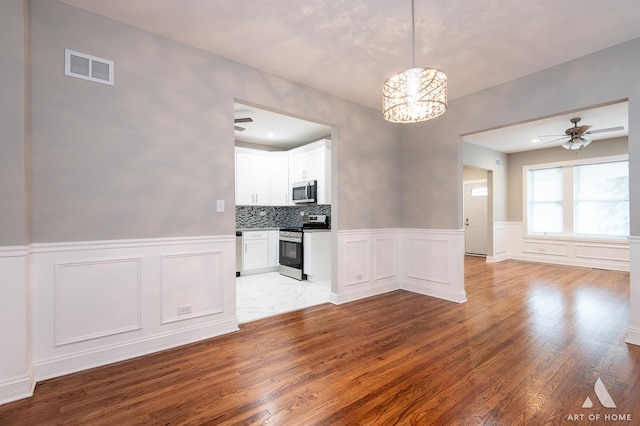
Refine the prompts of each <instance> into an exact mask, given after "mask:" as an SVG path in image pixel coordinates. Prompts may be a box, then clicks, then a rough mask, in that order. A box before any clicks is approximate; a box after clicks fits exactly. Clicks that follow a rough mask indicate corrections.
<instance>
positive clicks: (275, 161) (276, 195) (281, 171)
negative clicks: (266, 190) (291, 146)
mask: <svg viewBox="0 0 640 426" xmlns="http://www.w3.org/2000/svg"><path fill="white" fill-rule="evenodd" d="M270 167H271V172H270V173H269V179H268V180H269V183H270V185H271V205H272V206H288V205H290V204H292V202H291V196H290V194H289V193H290V192H291V185H290V184H289V155H288V153H284V154H280V153H273V154H272V155H271V164H270ZM265 180H267V179H265Z"/></svg>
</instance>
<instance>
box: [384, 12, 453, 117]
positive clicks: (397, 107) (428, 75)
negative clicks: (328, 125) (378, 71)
mask: <svg viewBox="0 0 640 426" xmlns="http://www.w3.org/2000/svg"><path fill="white" fill-rule="evenodd" d="M411 63H412V66H411V68H409V69H408V70H406V71H403V72H401V73H398V74H395V75H392V76H391V77H389V78H388V79H387V81H385V82H384V86H383V87H382V115H383V116H384V118H385V120H388V121H391V122H394V123H415V122H417V121H424V120H430V119H432V118H436V117H438V116H439V115H442V114H443V113H444V112H445V111H446V110H447V75H446V74H445V73H444V71H442V70H439V69H437V68H416V23H415V5H414V0H411Z"/></svg>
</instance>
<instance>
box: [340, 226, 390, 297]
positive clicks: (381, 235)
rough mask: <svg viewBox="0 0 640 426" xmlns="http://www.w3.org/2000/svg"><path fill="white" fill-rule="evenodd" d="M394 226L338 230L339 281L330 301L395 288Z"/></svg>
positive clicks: (367, 295) (370, 294)
mask: <svg viewBox="0 0 640 426" xmlns="http://www.w3.org/2000/svg"><path fill="white" fill-rule="evenodd" d="M397 234H398V232H397V230H395V229H371V230H355V231H338V247H337V250H338V253H337V258H338V259H341V260H342V261H341V262H338V283H337V286H336V287H337V291H336V292H332V293H331V296H330V300H331V302H332V303H335V304H341V303H347V302H351V301H354V300H358V299H363V298H366V297H370V296H374V295H377V294H382V293H387V292H389V291H393V290H398V289H399V288H400V287H399V286H398V281H397V271H398V261H399V260H400V258H399V257H398V237H397Z"/></svg>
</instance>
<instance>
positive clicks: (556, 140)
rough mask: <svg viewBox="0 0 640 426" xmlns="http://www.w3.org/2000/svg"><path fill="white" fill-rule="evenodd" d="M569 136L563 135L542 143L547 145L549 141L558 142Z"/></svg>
mask: <svg viewBox="0 0 640 426" xmlns="http://www.w3.org/2000/svg"><path fill="white" fill-rule="evenodd" d="M567 137H568V136H563V137H561V138H558V139H554V140H552V141H546V142H543V143H542V144H543V145H546V144H548V143H554V142H558V141H561V140H562V139H566V138H567Z"/></svg>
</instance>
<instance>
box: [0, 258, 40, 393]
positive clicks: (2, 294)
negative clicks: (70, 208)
mask: <svg viewBox="0 0 640 426" xmlns="http://www.w3.org/2000/svg"><path fill="white" fill-rule="evenodd" d="M28 258H29V250H28V248H27V247H26V246H4V247H0V312H1V313H2V315H1V317H0V318H1V320H0V342H2V343H1V344H0V360H1V361H2V362H0V404H4V403H6V402H10V401H15V400H18V399H22V398H27V397H29V396H31V395H32V394H33V388H34V387H35V379H34V378H33V372H32V369H31V356H30V341H29V337H30V332H29V328H28V321H27V318H28V316H29V293H28V285H27V282H28V268H27V264H28Z"/></svg>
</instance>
